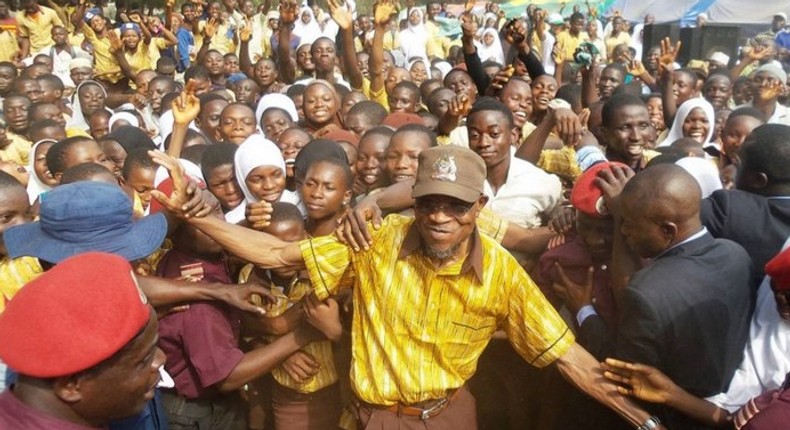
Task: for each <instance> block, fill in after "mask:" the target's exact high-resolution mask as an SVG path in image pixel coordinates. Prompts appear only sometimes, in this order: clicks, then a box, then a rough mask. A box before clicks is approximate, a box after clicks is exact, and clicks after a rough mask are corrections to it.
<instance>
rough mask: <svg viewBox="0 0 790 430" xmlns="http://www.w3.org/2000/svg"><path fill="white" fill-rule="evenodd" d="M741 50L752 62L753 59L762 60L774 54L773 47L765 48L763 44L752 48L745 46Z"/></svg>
mask: <svg viewBox="0 0 790 430" xmlns="http://www.w3.org/2000/svg"><path fill="white" fill-rule="evenodd" d="M743 52H744V53H745V54H746V57H747V58H748V59H749V60H751V61H752V62H755V61H762V60H764V59H766V58H768V57H770V56H771V55H773V54H774V48H772V47H771V48H766V47H765V46H762V45H759V46H756V47H754V48H752V47H746V48H744V49H743Z"/></svg>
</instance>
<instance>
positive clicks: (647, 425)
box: [636, 415, 661, 430]
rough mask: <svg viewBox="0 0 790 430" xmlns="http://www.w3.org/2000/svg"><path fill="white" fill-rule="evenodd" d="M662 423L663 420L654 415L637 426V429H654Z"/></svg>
mask: <svg viewBox="0 0 790 430" xmlns="http://www.w3.org/2000/svg"><path fill="white" fill-rule="evenodd" d="M660 425H661V420H659V419H658V417H657V416H655V415H653V416H652V417H650V418H648V419H647V421H645V422H644V424H642V425H641V426H639V427H637V428H636V430H653V429H655V428H658V426H660Z"/></svg>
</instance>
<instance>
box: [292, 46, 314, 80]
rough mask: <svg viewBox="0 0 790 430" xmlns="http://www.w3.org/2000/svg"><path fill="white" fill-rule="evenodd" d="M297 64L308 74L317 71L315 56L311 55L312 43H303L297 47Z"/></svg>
mask: <svg viewBox="0 0 790 430" xmlns="http://www.w3.org/2000/svg"><path fill="white" fill-rule="evenodd" d="M296 65H297V66H299V68H300V69H301V70H302V71H303V72H304V73H305V74H306V75H310V74H312V73H313V72H315V64H314V63H313V57H312V56H311V55H310V45H302V46H300V47H299V48H297V49H296Z"/></svg>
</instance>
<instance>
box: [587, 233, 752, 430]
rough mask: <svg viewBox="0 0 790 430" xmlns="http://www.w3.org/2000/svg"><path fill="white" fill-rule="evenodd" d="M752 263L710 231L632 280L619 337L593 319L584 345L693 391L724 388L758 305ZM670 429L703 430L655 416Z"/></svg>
mask: <svg viewBox="0 0 790 430" xmlns="http://www.w3.org/2000/svg"><path fill="white" fill-rule="evenodd" d="M750 280H751V260H750V258H749V255H748V254H747V253H746V251H744V249H743V248H742V247H740V246H739V245H738V244H736V243H734V242H731V241H728V240H723V239H714V238H713V237H712V236H711V235H710V234H708V233H706V234H705V235H704V236H702V237H700V238H697V239H694V240H692V241H690V242H687V243H684V244H682V245H680V246H677V247H675V248H673V249H671V250H669V251H667V252H665V253H664V254H662V255H660V256H659V257H657V258H655V259H654V260H653V261H652V262H651V263H650V264H649V265H648V266H647V267H645V268H644V269H642V270H640V271H639V272H637V273H636V274H634V276H633V277H632V278H631V282H630V284H629V286H628V288H627V290H626V292H625V296H624V301H623V306H622V308H621V309H619V313H620V320H619V323H618V326H617V333H616V334H613V333H610V332H608V331H607V330H606V327H605V325H604V324H603V323H602V321H601V319H600V317H598V316H592V317H589V318H588V319H587V320H585V321H584V324H582V327H581V328H580V334H579V342H580V343H581V344H582V345H583V346H585V347H587V348H588V349H589V350H590V351H591V353H593V355H595V356H596V357H597V358H599V359H603V358H605V357H607V356H611V357H616V358H619V359H622V360H626V361H632V362H638V363H644V364H648V365H650V366H654V367H656V368H658V369H659V370H661V371H662V372H664V373H665V374H667V376H669V377H670V378H671V379H672V380H673V381H674V382H675V383H676V384H678V385H679V386H681V387H683V388H684V389H685V390H687V391H689V392H690V393H692V394H694V395H696V396H699V397H707V396H711V395H713V394H717V393H720V392H722V391H725V390H726V389H727V387H728V386H729V382H730V379H731V378H732V375H733V373H734V372H735V369H736V368H737V367H738V365H739V364H740V362H741V358H742V355H743V347H744V344H745V343H746V339H747V336H748V333H749V321H750V317H751V312H752V310H753V308H754V300H753V297H754V295H753V294H752V292H751V287H750ZM657 413H658V414H659V416H660V417H661V418H662V421H664V422H665V423H666V424H667V426H668V428H671V429H696V428H704V426H700V425H698V424H696V423H694V422H692V421H691V420H689V419H687V418H685V417H683V416H682V415H680V414H679V413H674V412H672V411H657Z"/></svg>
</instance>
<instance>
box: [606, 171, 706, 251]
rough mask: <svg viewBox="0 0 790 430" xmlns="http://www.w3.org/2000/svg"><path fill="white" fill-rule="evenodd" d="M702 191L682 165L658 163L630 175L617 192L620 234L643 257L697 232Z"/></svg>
mask: <svg viewBox="0 0 790 430" xmlns="http://www.w3.org/2000/svg"><path fill="white" fill-rule="evenodd" d="M701 198H702V191H701V190H700V187H699V185H698V184H697V181H696V180H695V179H694V177H693V176H691V175H690V174H689V173H688V172H686V171H685V170H684V169H683V168H682V167H679V166H676V165H674V164H659V165H656V166H653V167H650V168H649V169H647V170H645V171H643V172H642V173H640V174H638V175H636V176H635V177H634V178H633V179H631V180H630V181H629V182H628V184H626V186H625V188H623V192H622V195H621V199H622V205H623V229H622V231H623V235H624V236H625V237H626V241H627V242H628V244H629V246H631V248H632V249H633V250H634V251H636V252H637V253H638V254H639V255H640V256H641V257H643V258H652V257H655V256H656V255H658V254H660V253H661V252H663V251H664V250H666V249H668V248H670V247H671V246H673V245H675V244H677V243H680V242H682V241H683V240H685V239H686V238H688V237H689V236H691V235H693V234H695V233H697V232H698V231H699V230H700V228H701V224H700V219H699V213H700V200H701Z"/></svg>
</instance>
